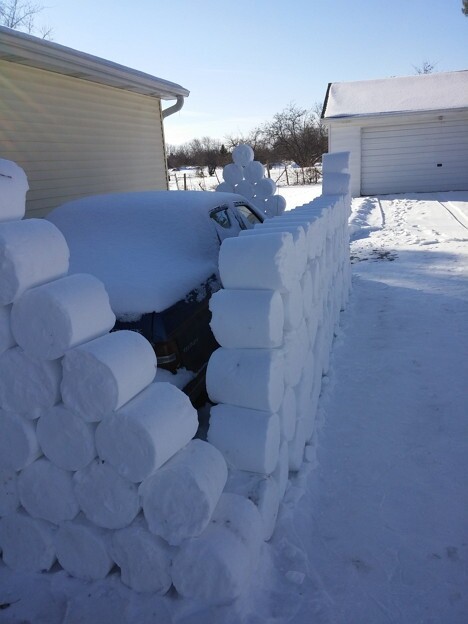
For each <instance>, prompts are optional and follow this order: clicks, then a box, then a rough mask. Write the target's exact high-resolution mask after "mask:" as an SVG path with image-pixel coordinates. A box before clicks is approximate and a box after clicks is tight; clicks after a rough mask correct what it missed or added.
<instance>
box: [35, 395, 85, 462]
mask: <svg viewBox="0 0 468 624" xmlns="http://www.w3.org/2000/svg"><path fill="white" fill-rule="evenodd" d="M94 431H95V427H94V426H93V425H91V424H90V423H87V422H85V421H84V420H83V419H82V418H80V417H79V416H78V414H75V413H74V412H72V411H71V410H69V409H67V408H66V407H65V406H64V405H63V403H60V404H59V405H56V406H55V407H52V408H51V409H49V410H47V411H45V412H44V413H43V414H42V415H41V417H40V418H39V420H38V422H37V429H36V433H37V439H38V441H39V444H40V446H41V449H42V452H43V453H44V455H45V456H46V457H47V459H50V461H51V462H52V463H54V464H55V465H56V466H59V468H63V469H64V470H80V468H84V467H85V466H87V465H88V464H89V462H90V461H91V460H92V459H93V458H94V457H96V446H95V444H94Z"/></svg>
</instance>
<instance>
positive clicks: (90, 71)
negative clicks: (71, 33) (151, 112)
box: [0, 26, 190, 100]
mask: <svg viewBox="0 0 468 624" xmlns="http://www.w3.org/2000/svg"><path fill="white" fill-rule="evenodd" d="M0 60H4V61H11V62H14V63H19V64H21V65H27V66H28V67H36V68H38V69H45V70H47V71H51V72H56V73H58V74H63V75H65V76H72V77H74V78H80V79H81V80H89V81H90V82H97V83H99V84H103V85H107V86H110V87H115V88H117V89H124V90H125V91H132V92H134V93H140V94H142V95H148V96H150V97H157V98H160V99H163V100H173V99H176V98H177V97H178V96H183V97H187V96H188V95H189V93H190V92H189V91H187V89H184V87H181V86H180V85H178V84H175V83H174V82H169V81H168V80H163V79H162V78H156V77H155V76H151V75H150V74H145V73H144V72H140V71H137V70H135V69H130V68H129V67H125V66H124V65H119V64H118V63H113V62H112V61H107V60H105V59H102V58H99V57H97V56H92V55H91V54H86V53H84V52H79V51H78V50H74V49H73V48H67V47H66V46H63V45H59V44H58V43H54V42H52V41H46V40H44V39H39V38H38V37H33V36H32V35H27V34H25V33H22V32H18V31H16V30H11V29H10V28H5V27H3V26H0Z"/></svg>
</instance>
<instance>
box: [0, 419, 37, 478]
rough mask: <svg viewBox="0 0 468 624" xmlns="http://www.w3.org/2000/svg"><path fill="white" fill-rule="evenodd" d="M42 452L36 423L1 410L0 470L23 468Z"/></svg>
mask: <svg viewBox="0 0 468 624" xmlns="http://www.w3.org/2000/svg"><path fill="white" fill-rule="evenodd" d="M40 454H41V450H40V448H39V443H38V441H37V436H36V427H35V425H34V423H32V422H31V421H30V420H27V419H26V418H25V417H24V416H22V415H21V414H16V413H15V412H7V411H5V410H0V470H21V469H22V468H25V467H26V466H28V465H29V464H31V463H32V462H33V461H34V460H35V459H37V458H38V457H39V456H40Z"/></svg>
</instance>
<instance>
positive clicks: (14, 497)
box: [0, 470, 19, 516]
mask: <svg viewBox="0 0 468 624" xmlns="http://www.w3.org/2000/svg"><path fill="white" fill-rule="evenodd" d="M18 507H19V496H18V483H17V474H16V472H15V471H14V470H0V516H8V514H11V513H13V512H15V511H16V510H17V509H18Z"/></svg>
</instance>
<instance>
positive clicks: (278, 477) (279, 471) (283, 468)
mask: <svg viewBox="0 0 468 624" xmlns="http://www.w3.org/2000/svg"><path fill="white" fill-rule="evenodd" d="M271 476H272V478H273V479H274V480H275V481H276V485H277V486H278V494H279V499H280V501H282V500H283V498H284V495H285V493H286V488H287V487H288V479H289V445H288V442H287V441H286V440H283V441H282V442H281V446H280V450H279V458H278V463H277V464H276V468H275V470H274V472H273V473H272V475H271Z"/></svg>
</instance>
